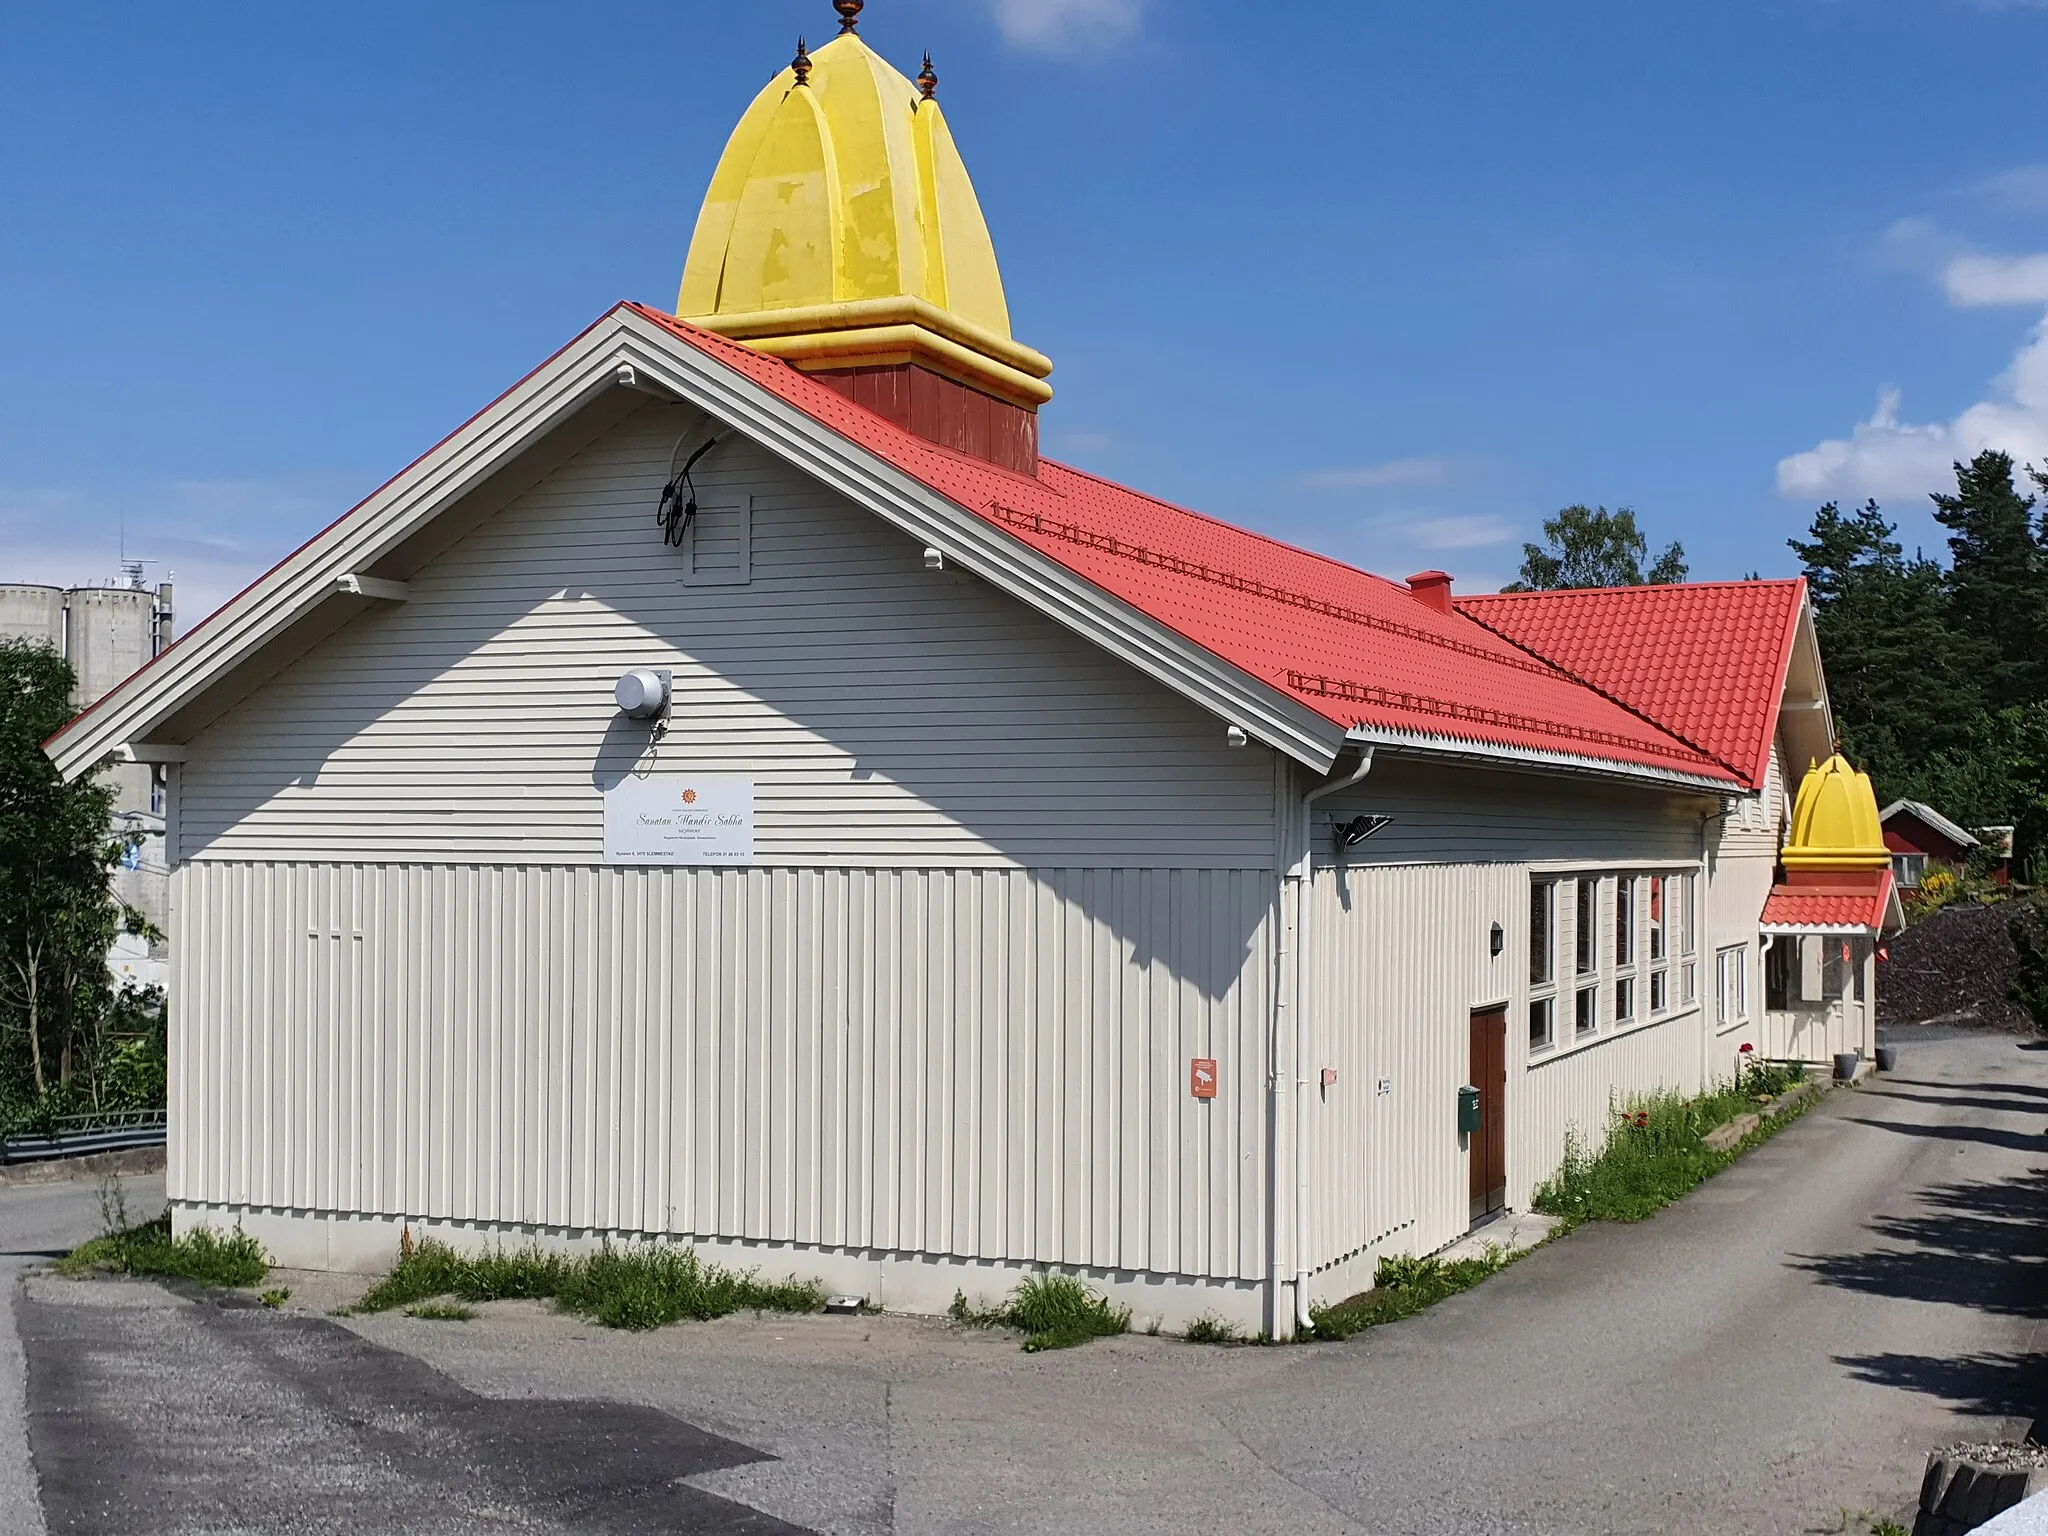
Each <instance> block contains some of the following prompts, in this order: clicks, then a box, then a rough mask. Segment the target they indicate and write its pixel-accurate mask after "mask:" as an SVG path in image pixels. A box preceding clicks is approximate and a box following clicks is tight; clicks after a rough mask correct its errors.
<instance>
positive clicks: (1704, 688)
mask: <svg viewBox="0 0 2048 1536" xmlns="http://www.w3.org/2000/svg"><path fill="white" fill-rule="evenodd" d="M1805 606H1806V582H1805V581H1804V580H1803V579H1801V580H1796V581H1730V582H1699V583H1693V584H1688V585H1684V586H1672V587H1611V588H1600V589H1596V590H1592V591H1572V592H1503V593H1500V594H1498V595H1495V596H1490V597H1467V598H1461V599H1459V601H1458V607H1459V609H1460V610H1462V611H1463V612H1464V613H1466V614H1468V615H1470V616H1471V617H1472V618H1475V619H1477V620H1478V621H1479V622H1480V623H1482V624H1484V625H1486V626H1487V627H1488V628H1489V629H1492V630H1494V631H1495V632H1496V633H1498V634H1500V635H1503V636H1505V637H1506V638H1508V639H1510V640H1512V641H1514V642H1515V643H1516V644H1517V645H1520V646H1523V647H1525V648H1526V649H1528V650H1529V651H1531V652H1533V653H1534V654H1536V655H1538V656H1541V657H1543V658H1544V659H1545V660H1546V661H1551V662H1555V663H1556V664H1557V665H1558V666H1560V667H1562V668H1564V670H1565V671H1567V672H1570V673H1571V674H1572V675H1573V676H1575V677H1579V678H1583V679H1584V680H1585V681H1586V682H1588V683H1590V684H1591V685H1592V686H1593V687H1595V688H1597V689H1599V690H1600V691H1601V692H1602V693H1604V694H1606V695H1608V696H1609V697H1610V698H1613V699H1616V700H1619V701H1620V702H1621V703H1623V704H1625V705H1627V706H1628V707H1629V708H1630V709H1633V710H1636V711H1638V712H1639V713H1641V714H1643V715H1646V716H1647V717H1649V718H1650V719H1652V720H1654V721H1656V722H1657V723H1658V724H1659V725H1661V726H1663V727H1664V728H1665V729H1666V730H1668V731H1670V732H1671V733H1672V734H1673V735H1674V736H1677V737H1678V738H1680V739H1681V740H1683V741H1687V742H1690V743H1691V744H1692V745H1693V746H1695V747H1697V748H1699V749H1700V751H1702V752H1704V753H1707V754H1709V755H1711V756H1712V757H1713V758H1715V759H1716V760H1717V761H1719V762H1722V763H1725V764H1726V765H1727V766H1728V767H1729V768H1730V769H1732V770H1733V771H1734V772H1735V773H1736V774H1737V775H1738V776H1739V777H1740V778H1741V779H1742V781H1743V783H1744V784H1746V785H1747V786H1749V787H1750V788H1752V789H1754V788H1758V787H1760V786H1761V785H1762V784H1763V782H1764V778H1765V776H1766V774H1767V773H1768V772H1769V770H1770V763H1771V740H1772V737H1773V735H1774V734H1775V732H1776V728H1777V720H1778V705H1779V701H1780V700H1781V698H1782V697H1783V694H1784V688H1785V672H1786V669H1787V668H1788V667H1789V666H1790V665H1791V662H1792V643H1793V639H1794V637H1795V636H1796V635H1797V633H1798V628H1799V615H1800V613H1801V612H1802V610H1803V609H1804V608H1805Z"/></svg>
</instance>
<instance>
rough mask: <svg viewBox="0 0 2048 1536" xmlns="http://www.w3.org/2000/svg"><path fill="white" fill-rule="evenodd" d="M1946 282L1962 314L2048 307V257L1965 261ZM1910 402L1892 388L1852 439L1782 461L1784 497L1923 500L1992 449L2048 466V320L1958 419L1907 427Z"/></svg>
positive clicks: (1780, 485)
mask: <svg viewBox="0 0 2048 1536" xmlns="http://www.w3.org/2000/svg"><path fill="white" fill-rule="evenodd" d="M1943 284H1944V286H1945V287H1946V289H1947V291H1948V296H1949V301H1950V302H1951V303H1952V304H1954V305H1956V306H1957V307H1958V308H1981V307H1984V306H1988V305H1996V304H2028V305H2032V304H2042V305H2048V255H2042V256H2011V257H2007V256H1961V257H1957V258H1956V259H1955V260H1953V261H1951V262H1950V263H1949V264H1948V268H1947V270H1946V272H1945V273H1944V274H1943ZM1901 400H1902V396H1901V393H1900V391H1898V390H1896V389H1887V390H1885V391H1884V392H1883V393H1882V394H1881V395H1880V396H1879V398H1878V403H1877V410H1876V411H1875V412H1874V413H1872V415H1871V417H1870V419H1869V420H1868V421H1863V422H1859V423H1858V424H1857V425H1856V427H1855V428H1854V430H1853V431H1851V433H1850V434H1849V436H1848V437H1846V438H1833V439H1830V440H1829V441H1827V442H1824V443H1821V444H1819V445H1818V446H1817V447H1814V448H1812V449H1809V450H1808V451H1807V452H1805V453H1795V454H1793V455H1791V456H1790V457H1789V458H1786V459H1782V460H1780V461H1779V464H1778V493H1779V494H1780V495H1781V496H1787V497H1792V498H1795V499H1799V500H1808V501H1814V500H1827V499H1832V500H1838V501H1850V500H1858V499H1861V498H1862V497H1865V496H1875V497H1877V498H1878V499H1879V500H1885V499H1887V498H1891V499H1897V498H1901V497H1919V496H1924V495H1926V494H1927V493H1929V492H1930V491H1935V490H1938V489H1940V488H1941V487H1942V486H1944V485H1946V484H1947V483H1948V481H1949V476H1950V466H1951V465H1952V464H1954V463H1957V462H1958V461H1962V462H1967V461H1968V460H1970V459H1972V458H1974V457H1976V455H1977V454H1979V453H1981V452H1983V451H1984V450H1985V449H1987V448H1996V449H1999V450H2001V451H2003V452H2005V453H2009V454H2011V455H2012V456H2013V457H2014V458H2015V459H2017V460H2019V461H2021V462H2022V463H2038V464H2043V465H2048V315H2044V316H2043V318H2042V319H2041V320H2040V321H2038V322H2036V324H2035V325H2034V327H2033V330H2032V332H2031V333H2030V334H2029V336H2028V337H2027V340H2026V341H2025V342H2024V343H2023V344H2022V345H2021V347H2020V349H2019V351H2018V353H2017V354H2016V355H2015V356H2014V358H2013V360H2012V366H2011V367H2009V368H2007V369H2006V371H2005V372H2004V373H2003V374H2001V375H2000V376H1999V377H1998V378H1997V379H1996V380H1994V381H1993V387H1992V393H1991V396H1990V398H1988V399H1984V400H1980V401H1978V402H1977V403H1976V404H1975V405H1972V406H1970V407H1969V408H1968V409H1967V410H1965V411H1963V412H1962V413H1961V414H1960V415H1958V416H1956V417H1955V418H1954V419H1953V420H1951V421H1935V422H1924V423H1914V422H1907V421H1902V420H1901V419H1900V416H1899V406H1900V403H1901Z"/></svg>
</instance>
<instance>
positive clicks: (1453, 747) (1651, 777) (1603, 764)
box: [1348, 725, 1754, 800]
mask: <svg viewBox="0 0 2048 1536" xmlns="http://www.w3.org/2000/svg"><path fill="white" fill-rule="evenodd" d="M1348 739H1349V740H1351V741H1353V742H1357V743H1359V744H1361V745H1365V746H1371V747H1374V748H1376V749H1378V750H1381V751H1386V752H1394V753H1399V754H1413V755H1416V756H1427V757H1431V758H1434V759H1437V760H1439V761H1446V760H1448V761H1456V762H1465V763H1470V764H1472V765H1473V766H1475V767H1483V768H1496V769H1501V768H1506V769H1518V770H1520V771H1523V772H1527V773H1549V774H1565V775H1569V776H1571V777H1573V778H1597V779H1609V780H1616V781H1620V782H1625V783H1629V784H1634V785H1638V786H1641V787H1644V788H1651V789H1664V790H1677V791H1681V792H1683V793H1686V794H1693V795H1709V796H1712V797H1713V798H1715V799H1716V800H1721V799H1726V798H1727V797H1728V796H1730V795H1749V794H1753V793H1754V791H1752V790H1750V789H1749V788H1748V787H1747V786H1746V785H1743V784H1741V783H1738V782H1737V781H1736V780H1735V779H1734V777H1733V776H1732V775H1727V776H1720V777H1717V776H1715V775H1712V774H1705V773H1688V772H1686V771H1685V770H1684V769H1682V768H1654V767H1651V766H1649V765H1647V764H1636V763H1624V762H1619V761H1616V760H1614V759H1612V758H1602V757H1589V756H1587V755H1586V754H1584V753H1579V752H1563V751H1557V752H1552V751H1547V750H1541V749H1538V748H1534V747H1512V746H1506V745H1503V744H1501V743H1499V742H1490V741H1477V740H1474V739H1472V738H1470V737H1462V736H1445V735H1437V734H1435V733H1429V732H1421V731H1399V730H1394V729H1392V728H1390V727H1386V726H1377V725H1375V726H1357V727H1354V728H1353V729H1352V731H1351V732H1350V735H1349V738H1348Z"/></svg>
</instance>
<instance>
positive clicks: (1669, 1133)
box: [1533, 1064, 1818, 1225]
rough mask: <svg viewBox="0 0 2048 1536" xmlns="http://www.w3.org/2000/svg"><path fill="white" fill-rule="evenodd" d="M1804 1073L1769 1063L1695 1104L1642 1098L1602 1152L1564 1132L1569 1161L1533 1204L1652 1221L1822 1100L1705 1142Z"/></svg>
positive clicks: (1621, 1115) (1575, 1214)
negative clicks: (1716, 1145)
mask: <svg viewBox="0 0 2048 1536" xmlns="http://www.w3.org/2000/svg"><path fill="white" fill-rule="evenodd" d="M1804 1076H1805V1073H1804V1070H1803V1069H1802V1068H1798V1067H1781V1066H1772V1065H1767V1064H1766V1065H1759V1066H1756V1067H1752V1068H1749V1069H1748V1070H1747V1071H1745V1073H1744V1074H1743V1077H1742V1080H1741V1082H1740V1083H1739V1084H1734V1085H1730V1086H1728V1087H1725V1088H1720V1089H1717V1090H1715V1091H1714V1092H1712V1093H1708V1094H1704V1095H1702V1096H1701V1097H1699V1098H1697V1099H1682V1098H1680V1097H1679V1096H1678V1095H1677V1094H1675V1093H1663V1094H1656V1095H1653V1096H1651V1097H1649V1098H1646V1099H1637V1100H1635V1101H1633V1102H1631V1103H1630V1104H1629V1105H1628V1106H1627V1107H1626V1108H1623V1109H1620V1110H1617V1111H1615V1113H1614V1118H1613V1124H1612V1125H1611V1126H1610V1127H1609V1130H1608V1136H1607V1143H1606V1145H1605V1146H1603V1147H1602V1148H1601V1149H1600V1150H1599V1151H1598V1152H1594V1151H1592V1150H1591V1149H1589V1148H1588V1147H1587V1145H1586V1143H1585V1141H1584V1140H1583V1139H1582V1138H1581V1137H1580V1136H1579V1135H1578V1134H1577V1132H1570V1133H1567V1135H1566V1137H1565V1146H1564V1161H1563V1162H1562V1163H1561V1164H1560V1165H1559V1166H1558V1170H1557V1172H1556V1173H1554V1174H1552V1175H1551V1176H1550V1177H1549V1178H1548V1179H1546V1180H1544V1181H1543V1183H1542V1184H1540V1185H1538V1186H1537V1189H1536V1196H1535V1200H1534V1202H1533V1204H1534V1205H1535V1207H1536V1209H1537V1210H1539V1211H1542V1212H1544V1213H1545V1214H1546V1215H1550V1216H1556V1217H1558V1218H1559V1219H1561V1220H1563V1221H1565V1222H1568V1223H1571V1224H1572V1225H1577V1224H1578V1223H1579V1222H1582V1221H1642V1220H1644V1219H1646V1218H1647V1217H1650V1216H1654V1215H1656V1214H1657V1212H1658V1211H1660V1210H1662V1209H1663V1208H1664V1207H1665V1206H1667V1205H1669V1204H1670V1203H1671V1202H1672V1201H1674V1200H1676V1199H1678V1198H1679V1197H1680V1196H1681V1195H1684V1194H1687V1193H1689V1192H1690V1191H1692V1190H1693V1189H1696V1188H1697V1187H1698V1186H1699V1185H1700V1184H1702V1183H1704V1182H1705V1181H1706V1180H1708V1179H1710V1178H1712V1177H1713V1176H1714V1175H1715V1174H1717V1173H1719V1172H1720V1171H1721V1170H1722V1169H1723V1168H1726V1167H1727V1166H1728V1165H1729V1164H1730V1163H1732V1162H1734V1161H1735V1160H1736V1159H1737V1158H1739V1157H1741V1156H1742V1154H1743V1153H1745V1152H1747V1151H1748V1150H1749V1149H1750V1148H1751V1147H1753V1146H1755V1145H1756V1144H1757V1143H1758V1142H1760V1141H1763V1140H1764V1139H1766V1138H1767V1137H1770V1136H1772V1135H1774V1134H1776V1133H1777V1132H1778V1131H1779V1130H1781V1129H1783V1128H1784V1127H1785V1126H1786V1125H1789V1124H1790V1123H1791V1122H1792V1121H1794V1120H1796V1119H1798V1118H1799V1116H1800V1115H1801V1114H1803V1113H1804V1112H1805V1111H1806V1109H1808V1108H1809V1107H1811V1106H1812V1104H1814V1103H1815V1102H1817V1101H1818V1100H1817V1096H1816V1098H1813V1099H1809V1100H1807V1102H1806V1103H1805V1104H1802V1105H1796V1106H1794V1107H1793V1108H1791V1109H1789V1110H1786V1111H1785V1112H1783V1113H1782V1114H1778V1115H1775V1116H1771V1117H1768V1118H1766V1119H1765V1120H1764V1121H1763V1122H1762V1123H1761V1124H1759V1125H1758V1126H1757V1128H1756V1129H1755V1130H1753V1131H1751V1132H1750V1133H1749V1135H1747V1136H1746V1137H1744V1138H1743V1139H1742V1140H1741V1141H1739V1142H1737V1143H1736V1144H1735V1145H1734V1146H1732V1147H1729V1148H1728V1149H1726V1150H1725V1151H1720V1152H1717V1151H1715V1150H1714V1149H1713V1148H1711V1147H1709V1146H1708V1145H1707V1144H1706V1137H1707V1134H1708V1133H1709V1132H1710V1131H1712V1130H1714V1129H1715V1128H1716V1127H1718V1126H1721V1125H1725V1124H1726V1123H1727V1122H1728V1121H1730V1120H1733V1119H1734V1118H1735V1117H1736V1116H1738V1115H1742V1114H1747V1113H1750V1112H1753V1111H1755V1110H1757V1109H1758V1108H1760V1107H1761V1106H1762V1105H1763V1104H1766V1103H1768V1102H1769V1101H1770V1100H1771V1099H1772V1098H1774V1097H1776V1096H1777V1095H1778V1094H1780V1093H1782V1092H1784V1091H1785V1090H1786V1089H1788V1088H1790V1087H1792V1086H1794V1085H1795V1084H1797V1083H1799V1082H1801V1081H1802V1080H1803V1079H1804Z"/></svg>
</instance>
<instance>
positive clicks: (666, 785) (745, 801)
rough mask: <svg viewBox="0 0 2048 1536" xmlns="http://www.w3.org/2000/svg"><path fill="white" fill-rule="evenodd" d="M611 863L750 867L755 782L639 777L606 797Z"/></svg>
mask: <svg viewBox="0 0 2048 1536" xmlns="http://www.w3.org/2000/svg"><path fill="white" fill-rule="evenodd" d="M604 861H605V863H607V864H751V863H753V862H754V781H753V780H752V779H713V778H704V779H692V778H682V777H676V778H668V777H661V778H646V779H641V778H635V777H633V776H632V775H630V774H629V775H627V776H626V778H624V779H623V780H621V781H620V782H619V783H618V784H617V785H615V786H614V787H613V788H611V789H609V790H606V791H605V797H604Z"/></svg>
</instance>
